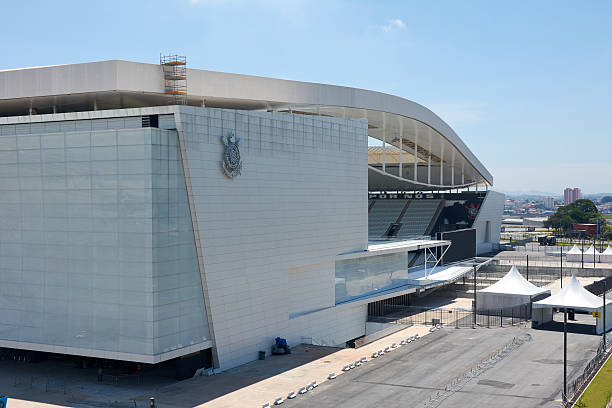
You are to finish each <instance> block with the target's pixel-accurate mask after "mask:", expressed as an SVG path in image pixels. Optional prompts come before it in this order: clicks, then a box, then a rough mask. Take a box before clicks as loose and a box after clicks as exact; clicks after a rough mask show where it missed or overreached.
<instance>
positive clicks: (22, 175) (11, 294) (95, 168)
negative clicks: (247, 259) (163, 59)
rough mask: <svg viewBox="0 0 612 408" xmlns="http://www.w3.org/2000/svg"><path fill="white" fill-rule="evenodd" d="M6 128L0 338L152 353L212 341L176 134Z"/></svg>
mask: <svg viewBox="0 0 612 408" xmlns="http://www.w3.org/2000/svg"><path fill="white" fill-rule="evenodd" d="M140 120H141V118H140V117H136V118H113V119H97V120H79V121H66V122H48V123H38V124H27V125H3V126H0V339H4V340H12V341H20V342H28V343H42V344H51V345H58V346H68V347H76V348H81V349H95V350H104V351H114V352H122V353H134V354H140V355H154V354H159V353H163V352H165V351H170V350H174V349H177V348H182V347H186V346H189V345H193V344H196V343H201V342H202V341H205V340H207V339H208V337H209V333H208V323H207V321H206V313H205V310H204V302H203V295H202V285H201V283H200V275H199V269H198V263H197V256H196V250H195V244H194V237H193V230H192V224H191V219H190V214H189V205H188V201H187V192H186V188H185V180H184V175H183V169H182V162H181V157H180V152H179V149H178V146H177V144H178V143H177V134H176V132H174V131H166V130H160V129H153V128H137V125H138V126H140Z"/></svg>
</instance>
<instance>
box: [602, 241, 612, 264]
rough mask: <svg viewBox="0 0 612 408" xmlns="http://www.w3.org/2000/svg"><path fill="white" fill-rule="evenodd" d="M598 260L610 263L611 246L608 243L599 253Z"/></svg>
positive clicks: (611, 258) (611, 259) (611, 256)
mask: <svg viewBox="0 0 612 408" xmlns="http://www.w3.org/2000/svg"><path fill="white" fill-rule="evenodd" d="M599 261H600V262H604V263H612V247H610V245H608V247H607V248H606V250H605V251H603V252H602V253H601V254H600V255H599Z"/></svg>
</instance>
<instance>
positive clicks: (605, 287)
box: [601, 279, 608, 348]
mask: <svg viewBox="0 0 612 408" xmlns="http://www.w3.org/2000/svg"><path fill="white" fill-rule="evenodd" d="M607 289H608V282H607V281H606V280H605V279H604V293H603V333H602V336H603V338H602V339H601V341H603V345H604V348H605V347H606V290H607Z"/></svg>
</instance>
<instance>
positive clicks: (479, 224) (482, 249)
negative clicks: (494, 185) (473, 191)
mask: <svg viewBox="0 0 612 408" xmlns="http://www.w3.org/2000/svg"><path fill="white" fill-rule="evenodd" d="M505 201H506V195H505V194H503V193H500V192H497V191H492V190H490V191H488V192H487V195H486V197H485V199H484V201H483V203H482V206H481V207H480V211H479V212H478V215H477V216H476V219H475V220H474V224H473V227H474V228H476V254H477V255H480V254H485V253H487V252H491V251H492V250H493V249H494V248H493V247H494V244H499V236H500V234H501V224H502V220H501V216H502V213H503V212H504V203H505Z"/></svg>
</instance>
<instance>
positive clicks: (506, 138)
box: [0, 0, 612, 193]
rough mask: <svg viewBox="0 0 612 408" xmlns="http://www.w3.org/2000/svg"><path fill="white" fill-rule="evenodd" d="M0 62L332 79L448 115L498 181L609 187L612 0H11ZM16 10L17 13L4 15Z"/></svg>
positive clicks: (532, 186) (556, 188)
mask: <svg viewBox="0 0 612 408" xmlns="http://www.w3.org/2000/svg"><path fill="white" fill-rule="evenodd" d="M2 9H3V15H4V16H5V18H4V19H3V24H2V26H0V35H1V36H2V39H3V41H2V43H1V44H2V45H1V46H0V48H1V50H2V52H1V54H0V55H1V57H0V69H5V68H17V67H26V66H37V65H53V64H66V63H75V62H85V61H98V60H105V59H127V60H134V61H141V62H151V63H157V62H158V61H159V53H160V52H162V53H174V52H177V53H181V54H185V55H187V57H188V63H189V66H190V67H192V68H201V69H210V70H218V71H228V72H236V73H244V74H253V75H262V76H272V77H280V78H286V79H295V80H303V81H315V82H324V83H332V84H339V85H346V86H353V87H360V88H367V89H373V90H377V91H382V92H387V93H391V94H395V95H399V96H402V97H404V98H407V99H411V100H414V101H416V102H419V103H421V104H423V105H425V106H427V107H428V108H430V109H432V110H433V111H434V112H436V113H437V114H438V115H440V116H441V117H442V118H443V119H444V120H446V121H447V122H448V123H449V124H450V125H451V126H452V127H453V128H454V129H455V130H456V131H457V133H458V134H459V136H460V137H461V138H462V139H463V140H464V141H465V142H466V144H467V145H468V146H469V147H470V149H472V151H473V152H474V153H475V154H476V155H477V156H478V157H479V158H480V159H481V161H482V162H483V163H484V164H485V166H487V168H488V169H489V170H490V171H491V173H492V174H493V176H494V178H495V187H496V188H497V189H501V190H540V191H550V192H555V193H561V191H562V189H563V188H564V187H566V186H576V187H581V188H582V189H583V191H584V192H586V193H595V192H603V191H607V192H612V160H611V158H610V155H611V153H612V75H611V74H612V24H611V23H610V21H612V2H610V1H603V0H602V1H594V0H592V1H585V2H577V1H558V0H557V1H537V2H532V1H505V2H501V1H498V2H491V1H482V2H479V1H420V2H416V1H335V0H326V1H315V0H311V1H307V0H295V1H292V0H262V1H256V0H250V1H249V0H199V1H197V0H167V1H165V2H164V1H155V0H151V1H146V2H145V1H142V2H136V1H110V0H106V1H100V2H87V1H54V2H51V1H28V2H18V1H12V2H4V3H3V6H2ZM7 16H12V18H6V17H7Z"/></svg>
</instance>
